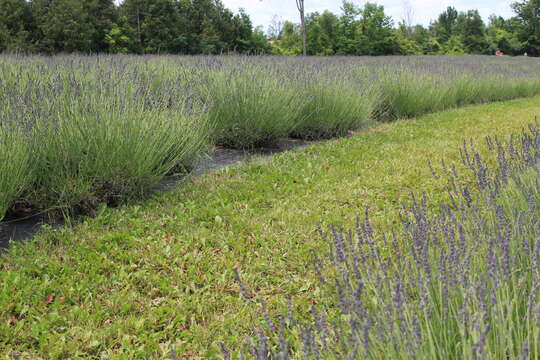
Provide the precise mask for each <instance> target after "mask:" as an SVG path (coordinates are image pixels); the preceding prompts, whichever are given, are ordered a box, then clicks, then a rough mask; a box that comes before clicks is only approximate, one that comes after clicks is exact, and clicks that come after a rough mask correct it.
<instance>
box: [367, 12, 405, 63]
mask: <svg viewBox="0 0 540 360" xmlns="http://www.w3.org/2000/svg"><path fill="white" fill-rule="evenodd" d="M359 26H360V33H359V35H360V41H359V45H360V47H359V52H358V55H392V54H398V53H399V44H398V39H397V34H396V32H395V31H394V28H393V27H394V22H393V20H392V18H391V17H390V16H387V15H386V14H385V13H384V6H380V5H377V4H374V3H369V2H368V3H366V4H365V5H364V8H363V9H362V12H361V19H360V21H359Z"/></svg>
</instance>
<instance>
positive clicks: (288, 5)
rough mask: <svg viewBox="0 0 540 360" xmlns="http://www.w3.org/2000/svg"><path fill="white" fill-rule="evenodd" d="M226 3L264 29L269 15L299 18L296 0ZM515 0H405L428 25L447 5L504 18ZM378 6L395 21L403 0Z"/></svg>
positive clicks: (316, 2) (326, 2)
mask: <svg viewBox="0 0 540 360" xmlns="http://www.w3.org/2000/svg"><path fill="white" fill-rule="evenodd" d="M222 1H223V3H224V4H225V6H227V7H228V8H230V9H232V10H233V11H238V9H239V8H244V9H245V10H246V12H247V13H248V14H249V15H250V17H251V19H252V21H253V24H254V25H255V26H257V25H263V27H264V28H267V27H268V25H269V24H270V22H271V21H272V17H273V16H274V15H278V16H280V17H282V18H283V19H284V20H293V21H295V22H297V21H298V11H297V10H296V3H295V0H222ZM305 1H306V12H313V11H319V12H322V11H324V10H326V9H327V10H330V11H332V12H333V13H336V14H339V13H340V12H341V4H342V1H341V0H305ZM514 1H515V0H447V1H446V2H444V3H443V2H441V1H439V0H408V2H409V4H410V5H411V8H412V11H413V22H414V23H420V24H424V25H428V24H429V22H430V20H433V19H436V18H437V16H438V15H439V14H440V13H441V12H443V11H444V10H445V9H446V7H447V6H454V7H455V8H456V9H457V10H459V11H465V10H470V9H478V10H479V12H480V14H481V15H482V16H483V17H484V19H485V20H487V18H488V16H489V15H491V14H497V15H501V16H503V17H510V16H512V10H511V9H510V4H511V3H512V2H514ZM353 2H355V3H356V4H357V5H362V4H364V3H365V2H366V1H365V0H354V1H353ZM372 2H376V3H378V4H379V5H383V6H384V8H385V11H386V13H387V14H388V15H390V16H392V18H393V19H394V21H395V22H396V23H397V22H398V21H400V20H401V19H403V17H404V14H405V6H404V4H405V2H406V0H378V1H377V0H374V1H372Z"/></svg>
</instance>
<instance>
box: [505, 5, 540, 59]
mask: <svg viewBox="0 0 540 360" xmlns="http://www.w3.org/2000/svg"><path fill="white" fill-rule="evenodd" d="M512 9H513V10H514V12H515V13H516V15H517V20H518V21H519V23H520V25H521V26H520V28H519V29H518V37H519V40H520V41H521V42H522V51H526V52H527V53H528V54H529V55H532V56H540V0H525V1H521V2H515V3H513V4H512Z"/></svg>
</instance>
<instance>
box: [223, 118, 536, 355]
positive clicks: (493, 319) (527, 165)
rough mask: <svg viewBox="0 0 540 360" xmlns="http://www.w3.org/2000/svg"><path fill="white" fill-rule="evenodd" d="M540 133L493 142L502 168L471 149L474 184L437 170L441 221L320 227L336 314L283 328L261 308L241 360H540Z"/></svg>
mask: <svg viewBox="0 0 540 360" xmlns="http://www.w3.org/2000/svg"><path fill="white" fill-rule="evenodd" d="M539 131H540V128H538V126H537V125H534V126H530V127H529V129H527V130H524V131H523V133H522V134H521V135H520V136H518V137H510V139H509V140H508V142H506V143H504V144H503V143H502V142H500V141H499V140H498V139H491V138H488V139H487V142H488V146H489V148H490V149H491V150H492V153H493V155H494V156H493V158H494V160H495V161H492V162H491V163H495V164H498V165H497V166H488V165H487V164H488V161H486V159H482V158H481V157H480V156H479V155H478V153H477V152H476V151H475V150H474V147H473V146H472V144H470V143H465V144H464V146H463V149H462V151H461V154H462V160H463V163H464V164H465V165H466V167H467V168H468V169H469V170H470V171H471V172H472V173H473V174H474V178H475V179H476V182H475V185H474V186H470V185H465V184H466V182H463V181H461V179H462V178H461V177H460V176H459V174H458V173H457V172H456V171H455V169H454V168H450V169H446V170H445V171H444V172H443V173H441V174H437V173H435V172H434V176H437V177H438V176H445V177H447V178H448V179H449V184H450V186H449V189H450V190H449V201H448V202H447V203H441V204H440V208H439V209H438V211H435V212H432V211H430V210H428V208H427V206H426V199H425V197H422V198H421V199H415V198H413V199H412V201H411V203H410V204H408V205H406V206H404V209H403V226H402V229H401V232H398V231H395V232H391V233H378V232H377V231H376V230H375V229H373V227H372V225H371V223H370V220H369V214H368V210H367V209H366V211H365V214H364V215H363V216H362V218H361V219H359V220H358V221H357V223H356V226H355V227H354V228H353V229H350V230H344V229H342V228H340V227H332V228H331V229H330V230H329V231H328V232H324V231H322V229H320V233H321V236H322V238H323V239H324V240H325V242H326V243H327V244H328V245H329V253H328V254H329V255H328V257H327V258H326V256H325V258H324V259H320V258H319V257H317V256H315V261H314V264H315V270H316V272H317V274H318V277H319V280H320V283H321V286H322V287H323V288H325V289H327V290H328V292H329V294H330V296H331V298H332V299H333V300H332V304H333V305H331V306H328V307H324V308H316V307H313V309H312V310H311V315H310V316H308V319H309V320H307V321H305V320H301V319H299V318H297V316H295V315H294V314H293V313H292V312H291V311H290V310H289V312H288V315H286V316H282V317H279V319H278V320H277V321H276V320H275V319H274V320H272V319H271V318H270V316H269V314H268V312H267V311H266V308H265V305H264V303H263V314H264V319H265V321H263V322H262V323H263V325H261V326H259V327H257V328H256V329H255V331H254V335H253V336H252V337H251V338H248V340H247V342H246V346H245V347H244V349H243V350H242V351H241V352H240V353H239V354H238V356H239V357H240V358H255V359H296V358H298V359H302V358H303V359H334V358H339V359H381V358H384V359H501V360H502V359H523V360H524V359H539V358H540V216H539V215H540V213H539V209H540V186H539V174H540V173H539V172H540V169H539V166H538V165H539V160H540V132H539ZM396 230H397V229H396ZM237 277H238V281H241V279H240V276H239V275H238V276H237ZM247 291H248V290H247V289H244V291H243V293H247ZM223 351H224V356H225V358H230V357H231V354H230V353H229V351H228V350H227V349H225V348H224V349H223Z"/></svg>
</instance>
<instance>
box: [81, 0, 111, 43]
mask: <svg viewBox="0 0 540 360" xmlns="http://www.w3.org/2000/svg"><path fill="white" fill-rule="evenodd" d="M82 3H83V12H84V15H85V22H86V23H87V24H88V27H87V29H88V31H89V34H88V36H89V37H90V39H91V41H92V44H91V46H90V50H91V51H92V52H95V53H101V52H107V51H109V44H108V43H107V40H106V35H107V34H109V33H110V31H111V30H112V29H113V28H114V27H118V25H117V24H116V15H117V14H116V7H115V5H114V1H113V0H85V1H82Z"/></svg>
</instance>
